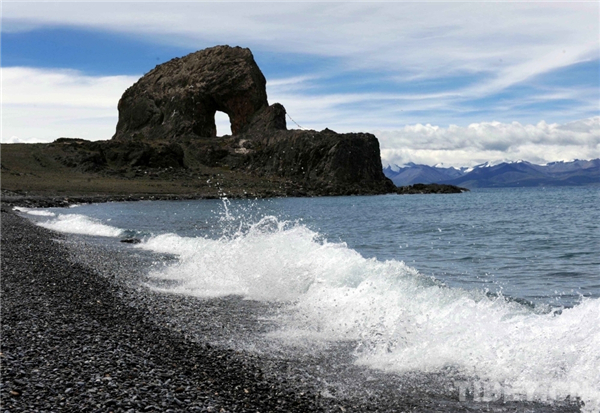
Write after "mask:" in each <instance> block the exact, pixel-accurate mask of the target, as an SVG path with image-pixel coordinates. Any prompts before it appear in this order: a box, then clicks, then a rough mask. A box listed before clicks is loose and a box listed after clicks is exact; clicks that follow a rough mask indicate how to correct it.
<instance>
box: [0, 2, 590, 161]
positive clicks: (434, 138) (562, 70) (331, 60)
mask: <svg viewBox="0 0 600 413" xmlns="http://www.w3.org/2000/svg"><path fill="white" fill-rule="evenodd" d="M599 21H600V5H599V3H598V2H578V3H574V2H570V3H560V2H550V3H540V2H538V3H512V2H494V3H483V2H479V3H478V2H469V3H463V2H436V3H414V2H407V3H296V2H294V3H289V2H282V3H251V2H240V3H223V2H221V3H210V2H204V3H196V2H186V3H160V2H128V3H122V2H121V3H110V2H70V3H60V2H43V3H31V2H11V1H5V2H3V3H2V38H1V41H2V56H1V57H2V62H1V64H2V89H3V93H2V98H3V100H2V141H3V142H48V141H52V140H54V139H56V138H57V137H60V136H70V137H82V138H86V139H93V140H98V139H109V138H110V137H111V136H112V134H113V133H114V129H115V125H116V120H117V109H116V106H117V102H118V99H119V97H120V95H121V94H122V93H123V91H124V90H125V89H126V88H127V87H128V86H130V85H131V84H133V83H134V82H135V81H136V80H137V79H138V78H139V77H140V76H142V75H143V74H144V73H146V72H148V71H149V70H151V69H152V68H153V67H154V66H155V65H157V64H160V63H163V62H165V61H168V60H170V59H171V58H173V57H180V56H183V55H185V54H188V53H191V52H194V51H196V50H199V49H203V48H205V47H210V46H214V45H218V44H229V45H239V46H243V47H249V48H250V49H251V50H252V52H253V53H254V56H255V59H256V61H257V63H258V64H259V66H260V67H261V69H262V71H263V73H264V74H265V76H266V78H267V82H268V83H267V92H268V96H269V101H270V103H274V102H280V103H282V104H283V105H284V106H285V107H286V109H287V111H288V113H289V115H290V116H291V117H292V118H293V119H294V120H295V121H296V122H298V123H299V124H300V125H302V127H305V128H310V129H317V130H320V129H324V128H325V127H329V128H330V129H334V130H336V131H339V132H350V131H368V132H373V133H375V134H376V136H378V138H379V139H380V143H381V147H382V159H383V161H384V163H386V164H387V163H397V164H402V163H405V162H417V163H427V164H431V165H433V164H437V163H444V164H447V165H456V166H464V165H472V164H475V163H479V162H483V161H487V160H497V159H506V160H516V159H526V160H530V161H533V162H539V163H543V162H549V161H556V160H569V159H575V158H586V159H589V158H595V157H600V45H599V44H600V41H599V32H600V27H599ZM217 122H218V130H219V132H221V133H227V132H228V124H227V123H228V122H227V118H226V116H225V115H221V116H219V117H218V118H217ZM288 127H290V128H292V127H296V126H295V125H294V124H293V123H291V122H288Z"/></svg>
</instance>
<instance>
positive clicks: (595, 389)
mask: <svg viewBox="0 0 600 413" xmlns="http://www.w3.org/2000/svg"><path fill="white" fill-rule="evenodd" d="M139 248H145V249H149V250H153V251H159V252H164V253H173V254H176V255H177V256H178V258H179V259H178V262H177V264H175V265H172V266H168V267H165V268H164V269H161V270H160V271H158V270H157V271H155V272H154V273H153V276H154V277H157V278H161V279H170V280H176V281H178V282H177V283H173V284H174V285H172V286H170V287H164V291H169V292H175V293H180V294H189V295H196V296H224V295H229V294H239V295H243V296H245V297H246V298H249V299H257V300H271V301H286V302H290V303H291V304H290V305H289V306H287V308H288V309H289V311H287V312H285V313H284V314H282V315H281V316H280V318H279V319H278V322H279V323H281V329H280V331H279V332H277V333H273V334H271V336H273V338H276V339H278V340H290V339H292V340H293V341H294V344H295V345H298V343H301V342H307V343H317V342H323V341H325V342H327V341H336V340H353V341H355V342H356V343H358V345H357V349H356V355H357V363H359V364H363V365H367V366H371V367H375V368H378V369H383V370H389V371H395V372H407V371H413V370H416V371H422V372H423V371H424V372H436V371H441V370H448V369H451V370H452V371H455V372H458V373H459V374H464V375H467V376H469V377H477V378H478V379H481V380H486V381H488V382H493V383H500V384H501V386H503V391H504V393H505V395H506V396H508V397H512V398H513V399H523V398H527V397H529V396H528V394H529V393H531V389H537V390H536V391H537V393H536V394H540V397H544V395H546V397H550V398H553V397H556V398H564V397H566V396H568V395H571V396H572V397H577V396H578V397H581V399H582V400H583V401H584V402H585V403H586V408H585V409H586V410H588V411H597V410H598V408H600V300H598V299H596V300H587V301H584V302H582V303H581V304H580V305H578V306H576V307H574V308H572V309H566V310H564V311H563V312H562V314H560V315H555V314H552V313H547V314H543V313H539V312H535V311H533V310H531V309H530V308H527V307H524V306H522V305H520V304H518V303H515V302H508V301H507V300H505V299H504V298H503V297H496V298H490V297H488V296H486V295H485V294H484V293H483V292H477V291H464V290H461V289H457V288H447V287H445V286H443V285H441V284H439V283H438V282H435V281H434V280H432V279H430V278H428V277H424V276H422V275H420V274H418V272H417V271H416V270H414V269H412V268H410V267H408V266H406V265H405V264H404V263H402V262H398V261H386V262H381V261H377V260H376V259H365V258H364V257H362V256H361V255H360V254H358V253H357V252H356V251H354V250H352V249H350V248H348V247H347V246H346V245H345V244H344V243H329V242H326V241H323V240H320V237H319V234H317V233H315V232H313V231H311V230H309V229H308V228H306V227H304V226H302V225H298V224H290V223H286V222H279V221H278V220H277V219H276V218H274V217H267V218H264V219H263V220H261V221H260V222H259V223H258V224H256V225H253V226H251V227H250V229H249V230H248V231H246V232H244V233H240V232H238V233H237V234H236V235H235V236H232V237H227V238H226V237H224V238H222V239H219V240H211V239H206V238H185V237H180V236H178V235H175V234H166V235H160V236H156V237H152V238H151V239H149V240H148V241H147V242H145V243H142V244H140V245H139ZM169 285H171V284H169ZM590 409H591V410H590ZM594 409H595V410H594Z"/></svg>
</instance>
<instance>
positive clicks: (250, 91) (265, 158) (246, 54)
mask: <svg viewBox="0 0 600 413" xmlns="http://www.w3.org/2000/svg"><path fill="white" fill-rule="evenodd" d="M216 111H222V112H225V113H227V114H228V115H229V118H230V121H231V131H232V135H233V136H228V137H222V138H216V127H215V120H214V116H215V112H216ZM111 142H113V143H114V142H118V143H120V144H121V145H122V148H123V150H121V151H119V149H118V148H115V147H112V146H109V150H105V151H104V152H103V156H104V158H105V159H106V163H107V164H115V163H116V164H117V165H124V164H128V165H130V166H140V165H147V166H152V165H153V164H156V163H157V162H158V161H159V159H160V158H161V156H162V157H163V158H164V159H165V160H167V159H168V160H169V166H177V163H179V161H181V162H182V166H184V167H189V166H190V165H192V164H193V163H194V162H196V163H200V164H202V165H207V166H210V167H225V168H228V169H235V170H237V171H240V172H243V173H249V174H253V175H258V176H263V177H265V176H266V177H268V176H276V177H279V178H284V179H289V180H291V181H293V182H295V183H296V184H297V186H298V187H299V188H303V189H306V190H307V193H311V194H331V195H334V194H335V195H343V194H367V193H368V194H372V193H389V192H394V191H395V187H394V185H393V184H392V182H391V181H390V180H389V179H387V178H386V177H385V175H384V174H383V171H382V166H381V158H380V152H379V142H378V141H377V138H376V137H375V136H373V135H371V134H366V133H348V134H338V133H336V132H333V131H331V130H329V129H325V130H324V131H321V132H317V131H313V130H290V131H288V130H287V127H286V111H285V108H284V107H283V106H282V105H281V104H279V103H275V104H273V105H271V106H269V104H268V101H267V93H266V80H265V77H264V76H263V74H262V72H261V71H260V69H259V68H258V65H257V64H256V62H255V61H254V57H253V56H252V53H251V52H250V50H248V49H242V48H240V47H229V46H217V47H213V48H210V49H205V50H201V51H198V52H196V53H192V54H190V55H187V56H185V57H182V58H178V59H173V60H171V61H169V62H167V63H165V64H162V65H159V66H157V67H156V68H154V69H153V70H152V71H150V72H149V73H148V74H146V75H145V76H144V77H142V78H141V79H140V80H139V81H138V82H137V83H135V84H134V85H133V86H131V87H130V88H129V89H127V91H125V93H124V94H123V97H122V98H121V100H120V101H119V122H118V124H117V131H116V133H115V135H114V137H113V139H112V141H111ZM148 145H150V146H148ZM157 145H158V146H160V147H159V148H157ZM178 147H179V148H181V150H182V152H180V151H179V150H178V149H177V148H178ZM163 155H164V156H163Z"/></svg>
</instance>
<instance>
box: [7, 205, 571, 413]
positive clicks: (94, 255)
mask: <svg viewBox="0 0 600 413" xmlns="http://www.w3.org/2000/svg"><path fill="white" fill-rule="evenodd" d="M1 225H2V250H1V256H2V280H1V281H2V297H1V298H2V307H1V309H2V331H1V333H2V337H1V340H2V341H1V353H0V363H1V364H0V365H1V378H2V380H1V387H0V402H1V411H3V412H51V411H72V412H96V411H98V412H128V411H130V412H144V411H151V412H152V411H161V412H162V411H173V412H175V411H177V412H179V411H181V412H184V411H200V412H238V411H244V412H246V411H247V412H275V411H284V412H317V411H327V412H334V411H335V412H343V411H355V412H364V411H385V412H392V411H394V412H398V411H418V412H453V411H463V412H467V411H468V412H480V411H487V412H521V411H530V412H551V411H554V412H572V411H579V407H578V405H577V403H574V404H571V403H569V402H568V401H565V402H561V403H555V404H551V405H548V404H539V403H533V402H507V401H501V400H498V401H496V402H493V403H479V402H473V401H470V402H469V401H467V402H465V401H459V400H458V392H457V391H455V389H452V382H451V380H450V381H449V379H448V378H447V377H443V376H439V375H425V374H418V373H417V374H413V375H404V376H397V375H386V374H384V373H381V372H375V371H371V370H369V369H366V368H361V367H357V366H354V365H353V363H352V360H351V358H350V357H348V355H349V354H350V352H351V351H350V350H349V349H344V348H338V349H336V348H335V346H333V347H332V348H331V349H329V350H327V351H322V352H319V351H315V352H313V353H310V352H307V353H304V351H303V353H302V354H296V355H295V356H294V357H288V355H286V354H284V353H285V352H281V353H280V354H279V355H276V354H274V355H270V354H269V353H265V352H264V351H263V352H262V353H261V352H260V351H259V352H258V353H256V352H254V353H253V352H248V351H245V350H243V349H241V350H240V349H237V348H236V346H231V345H227V344H226V343H227V341H228V340H233V339H238V341H241V342H244V340H245V337H248V338H250V337H252V336H256V334H260V331H258V330H260V329H261V328H262V327H261V326H260V325H257V324H256V323H255V322H254V321H253V319H252V317H248V314H252V313H253V312H254V313H260V312H264V311H265V308H263V307H261V306H263V304H261V303H258V302H252V301H247V300H241V299H237V298H235V297H231V298H225V299H214V300H204V301H200V300H196V299H194V298H190V297H182V296H172V295H164V294H163V295H160V294H154V293H152V292H148V291H147V290H140V289H139V288H138V289H137V290H136V289H135V285H138V286H139V283H140V280H139V278H137V279H136V278H135V277H138V276H139V275H135V274H133V272H132V271H131V269H132V268H133V267H134V266H131V267H130V268H128V267H127V265H128V263H127V259H126V257H125V255H123V256H120V255H118V254H126V252H121V253H117V252H115V251H111V250H110V249H106V250H104V251H94V250H93V249H94V248H96V247H91V246H85V245H84V246H79V247H78V248H75V249H74V248H73V246H72V245H70V244H69V243H71V242H72V238H70V237H67V236H63V235H60V234H57V233H54V232H51V231H48V230H46V229H43V228H40V227H38V226H35V225H34V224H32V223H31V222H30V221H28V220H26V219H24V218H21V217H19V216H17V215H15V214H14V213H12V212H10V211H9V209H8V208H7V207H6V206H3V207H2V214H1ZM119 268H120V269H119ZM117 273H120V275H119V276H117V275H116V274H117ZM123 274H133V275H131V277H132V278H131V279H126V278H124V277H123ZM132 287H133V288H132ZM190 315H193V316H190ZM264 328H267V329H268V326H266V327H264ZM240 338H241V339H240ZM340 355H341V357H340ZM335 357H340V358H338V359H336V358H335Z"/></svg>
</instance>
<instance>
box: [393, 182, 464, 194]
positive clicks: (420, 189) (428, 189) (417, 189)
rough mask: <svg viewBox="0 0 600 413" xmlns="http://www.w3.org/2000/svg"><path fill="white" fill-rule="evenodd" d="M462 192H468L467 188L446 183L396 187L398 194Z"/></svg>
mask: <svg viewBox="0 0 600 413" xmlns="http://www.w3.org/2000/svg"><path fill="white" fill-rule="evenodd" d="M463 192H469V190H468V189H467V188H461V187H459V186H455V185H446V184H414V185H408V186H399V187H397V188H396V193H398V194H400V195H413V194H461V193H463Z"/></svg>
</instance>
